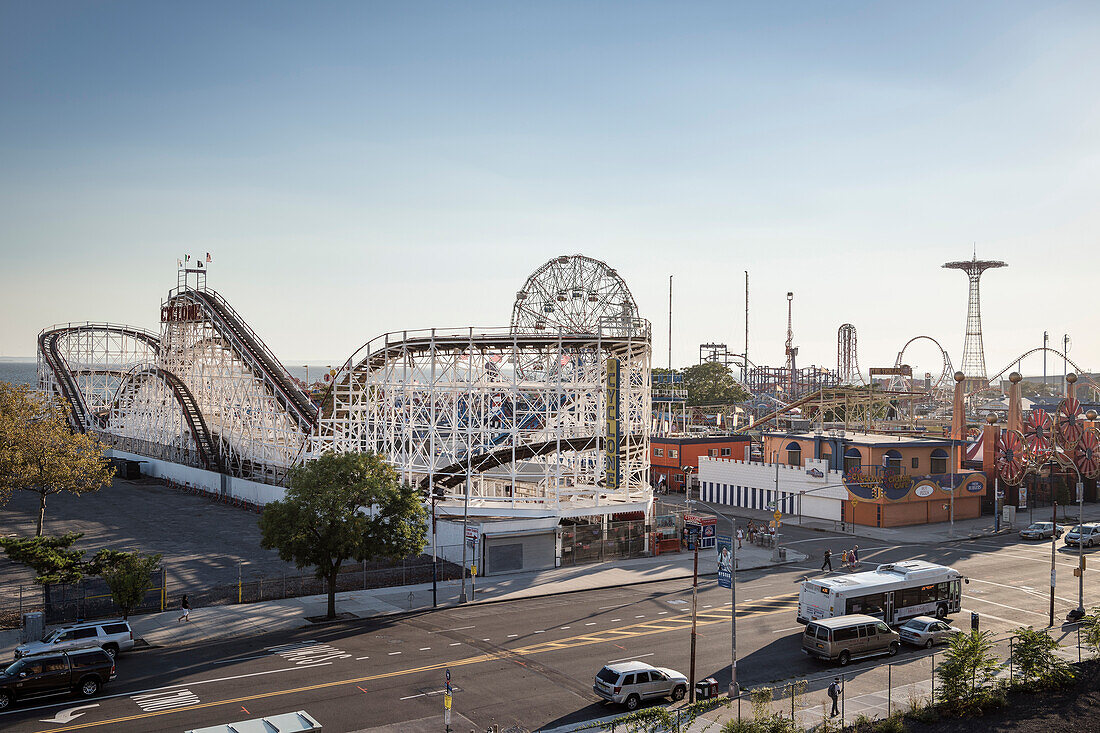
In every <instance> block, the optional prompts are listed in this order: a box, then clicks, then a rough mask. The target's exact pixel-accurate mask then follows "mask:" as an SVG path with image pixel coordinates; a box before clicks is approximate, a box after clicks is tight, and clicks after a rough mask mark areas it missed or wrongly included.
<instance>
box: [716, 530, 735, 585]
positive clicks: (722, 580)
mask: <svg viewBox="0 0 1100 733" xmlns="http://www.w3.org/2000/svg"><path fill="white" fill-rule="evenodd" d="M718 585H719V587H721V588H731V587H733V541H732V538H731V537H730V536H729V535H728V534H720V535H718Z"/></svg>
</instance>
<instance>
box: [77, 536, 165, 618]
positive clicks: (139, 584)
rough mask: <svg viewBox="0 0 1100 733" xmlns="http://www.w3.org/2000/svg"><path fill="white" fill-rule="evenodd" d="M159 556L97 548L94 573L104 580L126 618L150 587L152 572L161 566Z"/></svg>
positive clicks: (93, 562)
mask: <svg viewBox="0 0 1100 733" xmlns="http://www.w3.org/2000/svg"><path fill="white" fill-rule="evenodd" d="M160 558H161V556H160V555H141V554H140V553H137V552H118V551H117V550H100V551H99V552H97V553H96V554H95V556H94V557H93V558H92V565H93V567H94V569H95V570H96V571H97V574H98V575H100V576H102V578H103V579H104V580H105V581H107V587H108V588H110V589H111V598H112V599H113V600H114V602H115V604H116V605H117V606H118V607H119V608H121V609H122V618H128V617H129V616H130V614H131V613H133V611H134V609H135V608H137V607H138V606H140V605H141V600H142V599H143V598H144V597H145V593H146V592H147V591H148V590H149V589H150V588H152V587H153V573H154V572H156V570H157V568H159V567H160Z"/></svg>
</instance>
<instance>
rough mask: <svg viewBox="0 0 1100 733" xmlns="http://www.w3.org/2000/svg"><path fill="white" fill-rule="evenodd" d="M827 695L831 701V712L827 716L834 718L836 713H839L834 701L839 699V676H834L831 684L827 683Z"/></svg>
mask: <svg viewBox="0 0 1100 733" xmlns="http://www.w3.org/2000/svg"><path fill="white" fill-rule="evenodd" d="M829 697H830V698H831V699H832V701H833V712H831V713H829V717H830V718H835V717H836V716H837V715H839V714H840V711H839V710H838V709H837V706H836V701H837V700H839V699H840V678H839V677H834V678H833V684H831V685H829Z"/></svg>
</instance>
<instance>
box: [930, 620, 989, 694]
mask: <svg viewBox="0 0 1100 733" xmlns="http://www.w3.org/2000/svg"><path fill="white" fill-rule="evenodd" d="M997 667H998V664H997V658H996V656H995V655H994V653H993V641H992V635H991V634H990V633H989V632H988V631H974V632H971V633H969V634H956V635H955V636H953V637H952V638H951V642H950V643H949V644H948V647H947V653H946V654H945V655H944V660H943V662H941V663H940V665H939V666H938V667H936V679H937V680H938V681H939V687H938V690H939V693H940V696H941V699H942V700H943V702H944V703H946V704H947V705H949V706H951V707H954V708H956V709H957V710H960V711H961V710H963V709H965V708H969V707H971V706H977V707H979V708H980V706H981V703H982V701H983V700H984V699H985V698H986V697H987V696H988V694H989V692H990V689H991V688H992V686H993V681H994V679H995V676H996V674H997Z"/></svg>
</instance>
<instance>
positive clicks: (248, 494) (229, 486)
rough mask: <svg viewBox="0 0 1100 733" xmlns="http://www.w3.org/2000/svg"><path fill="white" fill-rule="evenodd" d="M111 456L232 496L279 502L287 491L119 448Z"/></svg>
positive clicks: (148, 472)
mask: <svg viewBox="0 0 1100 733" xmlns="http://www.w3.org/2000/svg"><path fill="white" fill-rule="evenodd" d="M108 455H109V456H111V457H112V458H125V459H128V460H131V461H140V462H141V473H142V474H143V475H145V476H152V477H154V478H163V479H171V480H172V481H175V482H177V483H181V484H189V485H191V486H199V487H202V488H204V489H206V490H207V491H211V492H214V493H221V492H222V490H223V489H224V490H225V491H226V492H227V493H228V494H229V495H230V496H233V497H235V498H238V499H245V500H247V501H251V502H252V503H254V504H267V503H268V502H270V501H277V500H279V499H282V498H283V496H284V494H285V493H286V490H285V489H284V488H283V487H282V486H272V485H270V484H261V483H258V482H256V481H248V480H247V479H243V478H234V477H232V476H226V475H224V474H220V473H217V472H215V471H207V470H204V469H201V468H195V467H193V466H185V465H183V464H182V463H172V462H171V461H162V460H159V459H157V458H148V457H146V456H139V455H137V454H136V453H127V452H126V451H121V450H118V449H116V448H112V449H110V450H109V451H108Z"/></svg>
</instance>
